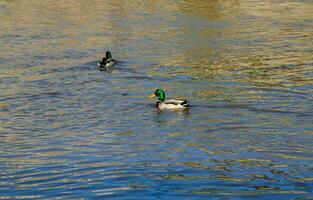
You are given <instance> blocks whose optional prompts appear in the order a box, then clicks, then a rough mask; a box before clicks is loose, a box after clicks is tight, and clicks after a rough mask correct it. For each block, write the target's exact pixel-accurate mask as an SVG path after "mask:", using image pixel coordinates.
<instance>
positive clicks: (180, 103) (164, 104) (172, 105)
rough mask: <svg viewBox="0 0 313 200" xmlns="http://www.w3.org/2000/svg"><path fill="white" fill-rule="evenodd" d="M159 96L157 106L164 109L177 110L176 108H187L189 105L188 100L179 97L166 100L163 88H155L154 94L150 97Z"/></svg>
mask: <svg viewBox="0 0 313 200" xmlns="http://www.w3.org/2000/svg"><path fill="white" fill-rule="evenodd" d="M156 96H157V97H158V101H157V103H156V107H157V108H159V109H161V110H163V109H169V110H175V109H186V108H188V106H189V102H188V100H178V99H169V100H165V92H164V91H163V90H161V89H157V90H155V92H154V94H152V95H150V96H149V97H150V98H152V97H156Z"/></svg>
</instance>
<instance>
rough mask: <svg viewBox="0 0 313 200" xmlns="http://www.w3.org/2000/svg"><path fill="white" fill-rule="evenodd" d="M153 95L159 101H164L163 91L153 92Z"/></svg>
mask: <svg viewBox="0 0 313 200" xmlns="http://www.w3.org/2000/svg"><path fill="white" fill-rule="evenodd" d="M154 95H155V96H157V97H158V99H159V100H160V101H164V100H165V92H164V91H163V90H161V89H157V90H156V91H155V92H154Z"/></svg>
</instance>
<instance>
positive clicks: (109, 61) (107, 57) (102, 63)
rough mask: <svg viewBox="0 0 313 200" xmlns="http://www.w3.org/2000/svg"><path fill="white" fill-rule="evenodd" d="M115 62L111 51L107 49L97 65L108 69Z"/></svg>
mask: <svg viewBox="0 0 313 200" xmlns="http://www.w3.org/2000/svg"><path fill="white" fill-rule="evenodd" d="M114 64H115V60H113V58H112V55H111V52H110V51H107V52H106V53H105V57H104V58H102V61H100V62H98V67H100V68H105V69H108V68H110V67H112V66H113V65H114Z"/></svg>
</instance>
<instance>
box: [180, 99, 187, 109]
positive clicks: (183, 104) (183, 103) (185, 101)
mask: <svg viewBox="0 0 313 200" xmlns="http://www.w3.org/2000/svg"><path fill="white" fill-rule="evenodd" d="M180 105H182V106H184V107H188V106H189V101H188V100H184V101H183V102H181V104H180Z"/></svg>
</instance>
